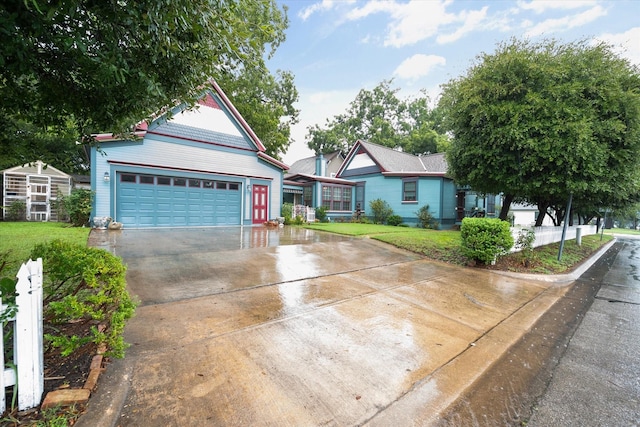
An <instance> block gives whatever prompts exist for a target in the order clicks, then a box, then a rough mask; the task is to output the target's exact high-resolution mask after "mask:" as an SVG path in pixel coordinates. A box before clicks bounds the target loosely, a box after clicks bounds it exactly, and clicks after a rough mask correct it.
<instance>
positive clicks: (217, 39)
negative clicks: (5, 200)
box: [0, 0, 296, 152]
mask: <svg viewBox="0 0 640 427" xmlns="http://www.w3.org/2000/svg"><path fill="white" fill-rule="evenodd" d="M287 25H288V20H287V17H286V9H284V8H282V9H281V8H280V7H279V6H278V5H277V4H276V1H275V0H233V1H232V0H172V1H164V2H162V1H157V0H140V1H127V0H109V1H89V0H60V1H56V2H45V1H40V0H8V1H5V2H4V3H3V7H2V9H0V34H1V35H2V39H3V43H2V44H0V113H2V114H3V117H10V118H11V120H13V121H14V123H15V124H16V125H17V124H24V123H28V124H30V126H34V127H36V128H38V129H39V131H40V132H41V133H52V135H55V133H56V131H57V130H58V129H59V128H60V127H61V126H64V127H66V126H67V124H68V123H69V122H71V123H73V124H74V126H75V128H76V129H77V131H78V133H79V135H82V136H87V135H90V134H91V133H96V132H113V133H126V132H127V131H128V130H130V127H131V126H132V125H133V124H135V123H137V122H139V121H140V120H142V119H144V118H147V117H150V116H152V115H153V114H155V113H157V112H159V111H163V109H166V108H168V107H172V106H174V105H176V104H178V103H181V102H185V103H187V104H188V105H193V104H195V101H196V100H197V97H198V96H199V95H200V93H201V92H200V91H201V88H202V85H203V84H204V83H205V82H206V81H207V80H208V79H210V78H216V79H217V78H218V77H220V76H223V75H238V73H237V70H239V69H242V70H263V73H264V70H266V67H265V65H264V61H265V57H269V56H270V55H271V54H273V52H274V51H275V49H276V48H277V47H278V45H279V44H280V43H281V42H282V41H283V40H284V38H285V33H284V31H285V29H286V27H287ZM263 77H264V78H263V80H262V81H261V82H262V85H263V86H264V87H271V86H273V84H274V83H273V81H275V80H277V81H278V82H280V83H279V84H280V85H281V86H282V87H286V88H287V90H288V91H289V94H291V93H294V95H296V94H295V88H293V89H294V91H291V90H290V87H289V86H291V87H293V81H292V76H291V75H280V77H279V78H278V79H276V78H275V77H273V76H271V75H270V74H269V73H264V76H263ZM223 88H224V87H223ZM283 92H285V93H286V91H283ZM294 95H292V96H294ZM279 101H281V102H282V103H283V104H282V105H285V107H283V108H285V110H286V109H287V108H288V106H286V102H288V101H289V99H284V98H283V99H280V100H279ZM238 104H241V102H239V103H238ZM236 107H238V109H239V110H241V111H242V110H245V111H246V108H243V106H242V105H236ZM282 112H283V111H281V110H278V109H276V110H275V111H272V112H270V114H272V115H273V114H278V113H282ZM284 113H285V114H290V113H291V112H290V111H284ZM248 122H249V124H250V125H252V126H253V125H254V123H252V120H251V118H248ZM266 122H268V123H271V122H273V119H272V118H269V120H268V121H265V123H264V124H265V126H268V123H266ZM257 123H263V122H262V121H260V120H258V121H257ZM278 125H280V123H278ZM256 127H257V128H259V127H260V126H259V125H256ZM280 130H282V129H280ZM256 132H257V133H258V135H259V136H261V137H263V138H265V137H264V135H266V134H267V133H268V132H273V131H272V130H271V129H270V128H269V129H268V130H264V133H263V134H262V135H261V134H260V131H259V129H256ZM10 136H13V137H14V138H3V140H2V144H8V143H9V141H11V140H15V139H16V138H15V135H10ZM280 139H282V138H280V137H279V138H275V137H274V138H273V140H274V141H276V148H275V149H274V150H273V151H274V152H278V150H282V149H286V144H285V143H284V142H283V141H281V140H280ZM265 140H266V142H268V141H269V140H270V138H269V137H266V138H265ZM26 143H27V144H29V142H26ZM25 151H29V150H28V148H27V149H26V150H25Z"/></svg>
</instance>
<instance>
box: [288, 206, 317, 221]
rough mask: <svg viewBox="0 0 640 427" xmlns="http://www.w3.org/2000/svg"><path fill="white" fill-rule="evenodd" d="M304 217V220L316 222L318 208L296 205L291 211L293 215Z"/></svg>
mask: <svg viewBox="0 0 640 427" xmlns="http://www.w3.org/2000/svg"><path fill="white" fill-rule="evenodd" d="M298 216H300V217H302V220H303V221H304V222H315V220H316V210H315V209H314V208H310V207H308V206H305V205H294V206H293V208H292V211H291V217H292V218H296V217H298Z"/></svg>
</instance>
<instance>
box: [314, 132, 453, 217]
mask: <svg viewBox="0 0 640 427" xmlns="http://www.w3.org/2000/svg"><path fill="white" fill-rule="evenodd" d="M337 177H338V178H340V179H342V180H346V181H350V182H351V183H352V184H351V185H354V190H353V196H354V197H353V204H352V205H351V206H353V207H349V210H352V211H355V210H357V209H361V210H362V211H364V213H365V214H366V215H369V216H370V212H368V210H369V202H371V201H372V200H375V199H382V200H384V201H386V202H387V203H389V205H390V206H391V208H392V209H393V212H394V214H396V215H399V216H401V217H402V219H403V222H404V223H406V224H411V225H414V224H416V223H417V215H416V212H417V211H418V209H420V208H421V207H422V206H425V205H429V210H430V212H431V213H432V215H433V216H434V218H435V219H436V220H437V221H438V222H439V223H440V224H441V226H443V227H444V228H447V227H451V226H452V225H454V224H455V222H456V186H455V184H454V182H453V180H452V179H451V178H449V177H448V176H447V162H446V160H445V158H444V154H442V153H437V154H431V155H426V156H414V155H413V154H408V153H403V152H401V151H396V150H393V149H390V148H387V147H383V146H381V145H377V144H372V143H370V142H365V141H360V140H359V141H357V142H356V143H355V145H354V146H353V147H352V148H351V150H350V151H349V153H348V154H347V156H346V158H345V161H344V163H343V164H342V167H341V168H340V170H339V171H338V174H337ZM336 187H338V188H339V189H338V190H336ZM348 189H349V187H348V186H346V185H342V186H326V187H325V186H323V188H322V205H324V206H327V205H328V206H330V207H331V209H330V211H331V212H329V214H330V215H331V214H334V215H341V214H342V212H340V211H336V210H334V209H333V207H334V206H333V203H334V201H335V200H336V197H338V198H339V197H340V196H345V195H346V194H347V193H348ZM343 200H344V199H343ZM338 206H340V205H338ZM342 207H343V208H344V207H345V206H344V204H343V205H342ZM344 210H346V209H344Z"/></svg>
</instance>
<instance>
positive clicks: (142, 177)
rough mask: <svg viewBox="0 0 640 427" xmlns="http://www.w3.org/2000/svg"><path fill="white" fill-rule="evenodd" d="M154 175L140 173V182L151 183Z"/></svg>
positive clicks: (153, 180)
mask: <svg viewBox="0 0 640 427" xmlns="http://www.w3.org/2000/svg"><path fill="white" fill-rule="evenodd" d="M154 182H155V177H153V176H151V175H140V184H153V183H154Z"/></svg>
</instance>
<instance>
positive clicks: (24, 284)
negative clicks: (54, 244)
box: [0, 258, 44, 412]
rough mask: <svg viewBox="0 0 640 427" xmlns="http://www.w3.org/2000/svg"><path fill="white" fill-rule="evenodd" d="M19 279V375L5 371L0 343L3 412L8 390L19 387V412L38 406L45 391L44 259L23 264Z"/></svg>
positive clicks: (16, 341) (16, 346)
mask: <svg viewBox="0 0 640 427" xmlns="http://www.w3.org/2000/svg"><path fill="white" fill-rule="evenodd" d="M16 277H17V278H18V283H17V284H16V293H17V296H16V305H17V306H18V312H17V313H16V316H15V327H14V334H13V352H14V355H13V357H14V360H13V363H14V365H15V366H16V367H17V371H18V374H17V376H16V375H15V371H14V369H4V366H5V364H6V361H5V360H4V349H3V348H2V347H3V345H2V340H0V362H2V365H1V366H2V368H3V375H2V378H0V386H1V388H0V393H1V394H2V397H1V398H0V405H2V406H1V407H0V409H1V412H4V411H5V409H6V401H5V397H4V394H5V391H4V388H5V387H10V386H13V385H15V384H16V383H17V384H18V409H19V410H21V411H22V410H25V409H30V408H34V407H36V406H38V405H39V404H40V400H41V399H42V393H43V391H44V354H43V347H42V344H43V342H42V341H43V328H42V258H38V260H37V261H32V260H29V261H28V262H27V263H26V264H22V267H20V271H19V272H18V274H17V276H16ZM3 310H4V306H3ZM0 335H1V334H0Z"/></svg>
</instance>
